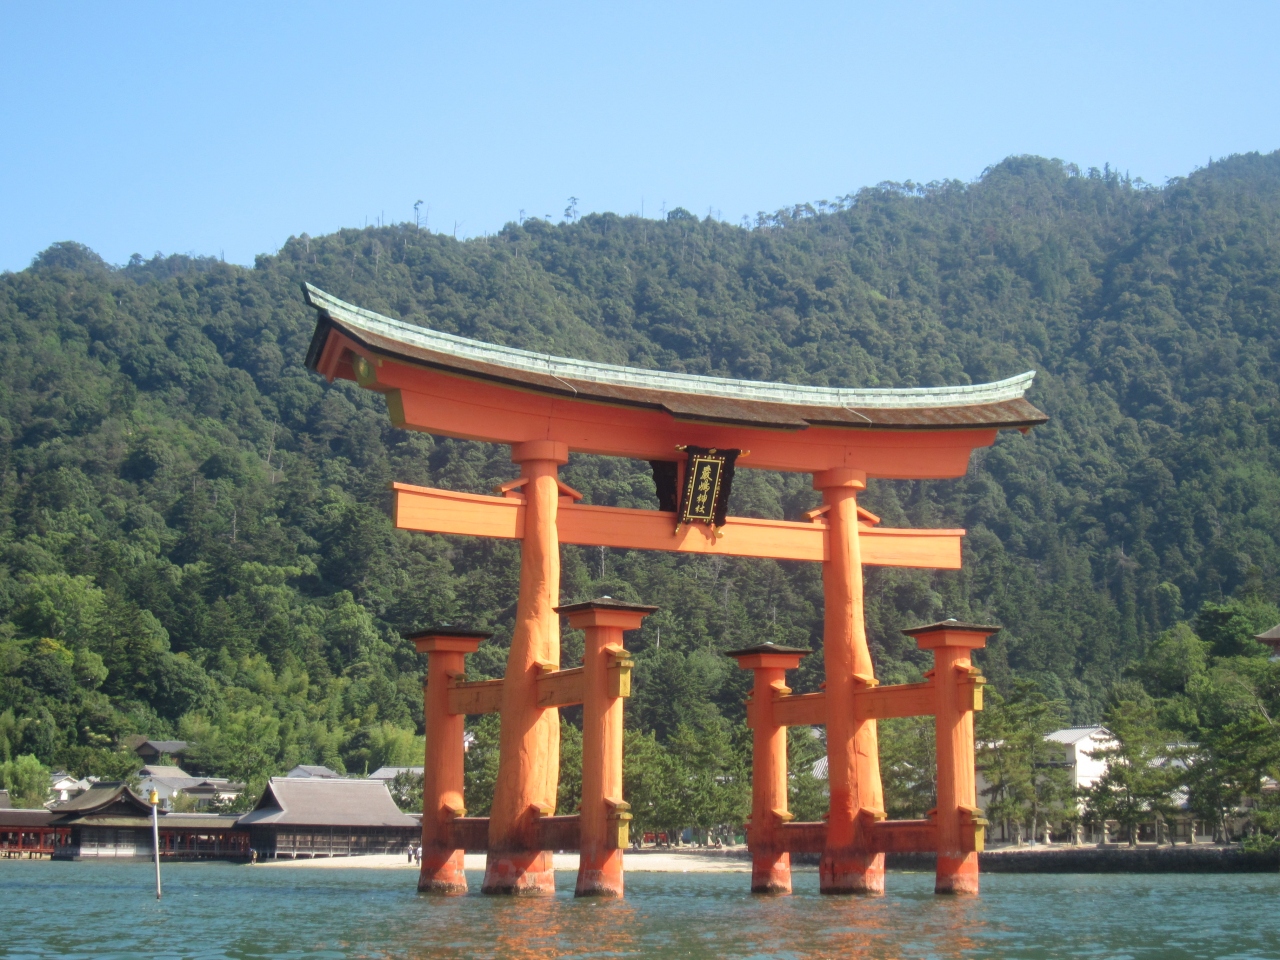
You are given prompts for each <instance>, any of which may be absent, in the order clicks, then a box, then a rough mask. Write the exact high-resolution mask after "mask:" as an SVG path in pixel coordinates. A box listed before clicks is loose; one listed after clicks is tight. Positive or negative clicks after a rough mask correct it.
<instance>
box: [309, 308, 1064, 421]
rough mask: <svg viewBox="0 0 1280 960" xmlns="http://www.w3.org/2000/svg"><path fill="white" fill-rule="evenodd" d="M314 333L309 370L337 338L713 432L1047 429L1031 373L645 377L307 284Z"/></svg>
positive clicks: (466, 373)
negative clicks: (842, 382) (934, 383)
mask: <svg viewBox="0 0 1280 960" xmlns="http://www.w3.org/2000/svg"><path fill="white" fill-rule="evenodd" d="M303 292H304V296H305V297H306V300H307V303H308V304H310V305H311V306H312V307H314V308H315V309H316V312H317V314H318V318H319V319H318V323H317V326H316V331H315V335H314V336H313V337H312V341H311V348H310V350H309V351H308V353H307V365H308V366H309V367H311V368H312V369H314V368H315V367H316V365H317V364H318V363H319V362H320V357H321V356H322V354H323V353H324V347H325V343H326V341H327V340H328V337H329V334H330V332H331V331H333V330H337V331H339V332H340V333H342V334H343V335H345V336H346V337H348V338H349V339H350V340H352V341H353V342H355V343H357V344H359V345H360V346H362V347H364V348H365V349H367V350H369V351H371V352H373V353H376V354H379V355H381V356H385V357H388V358H392V359H396V360H400V361H403V362H407V363H410V364H413V365H417V366H423V367H430V368H433V369H436V370H440V371H443V372H446V373H452V374H457V375H461V376H465V377H469V378H473V379H478V380H489V381H492V382H495V383H502V384H506V385H508V386H515V387H519V388H521V389H527V390H533V391H536V392H539V393H550V394H556V395H558V396H563V397H568V398H570V399H575V400H588V401H596V402H602V403H612V404H620V405H623V406H639V407H648V408H652V409H659V410H666V411H667V412H668V413H670V414H671V415H672V416H673V417H675V418H677V419H684V420H701V421H708V422H713V423H727V424H740V425H744V426H756V427H775V428H784V429H792V430H803V429H805V428H806V427H809V426H811V425H813V426H834V427H850V428H867V427H876V428H880V429H893V428H902V429H921V428H925V429H928V428H934V429H954V428H957V427H987V428H990V427H997V428H998V427H1031V426H1035V425H1036V424H1040V423H1044V422H1045V421H1046V420H1048V417H1046V416H1045V415H1044V414H1043V413H1042V412H1041V411H1039V410H1037V409H1036V408H1035V407H1034V406H1032V405H1031V404H1030V403H1028V402H1027V400H1026V399H1024V397H1023V394H1024V393H1025V392H1026V390H1027V388H1028V387H1030V386H1031V381H1032V378H1033V377H1034V376H1035V374H1034V373H1033V372H1028V373H1022V374H1019V375H1017V376H1015V377H1010V378H1008V379H1007V380H1001V381H999V382H998V383H986V384H970V385H964V386H956V387H912V388H903V389H889V388H858V387H812V386H803V385H797V384H786V383H766V382H761V381H751V380H733V379H728V378H725V377H704V376H696V375H692V374H678V373H666V372H664V371H661V370H642V369H639V368H636V367H622V366H617V365H615V364H608V363H596V362H593V361H589V360H574V359H571V358H568V357H555V356H551V355H549V354H540V353H533V352H531V351H528V350H518V349H515V348H512V347H503V346H498V345H495V344H490V343H483V342H481V341H479V340H469V339H467V338H466V337H457V336H453V335H452V334H447V333H441V332H439V331H436V330H431V329H430V328H428V327H422V326H418V325H416V324H412V323H406V322H404V321H403V320H396V319H393V318H391V317H384V316H382V315H381V314H377V313H373V312H372V311H369V310H363V309H361V308H360V307H357V306H355V305H353V304H350V303H345V302H343V301H342V300H339V299H338V298H336V297H333V296H330V295H329V294H327V293H325V292H324V291H323V290H320V289H318V288H316V287H313V286H311V285H310V284H304V286H303Z"/></svg>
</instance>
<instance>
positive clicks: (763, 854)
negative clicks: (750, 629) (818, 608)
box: [728, 643, 811, 893]
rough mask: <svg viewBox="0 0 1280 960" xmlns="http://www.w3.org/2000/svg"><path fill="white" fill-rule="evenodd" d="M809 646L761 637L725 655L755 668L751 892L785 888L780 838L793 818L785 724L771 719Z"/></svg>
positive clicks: (786, 861)
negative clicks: (760, 640) (789, 802)
mask: <svg viewBox="0 0 1280 960" xmlns="http://www.w3.org/2000/svg"><path fill="white" fill-rule="evenodd" d="M810 652H811V651H809V650H803V649H800V648H798V647H782V646H778V645H777V644H773V643H762V644H759V645H758V646H754V647H748V648H746V649H745V650H730V651H729V653H728V655H729V656H731V657H733V658H734V659H736V660H737V661H738V666H739V667H741V668H742V669H743V670H751V671H753V673H754V681H755V682H754V684H753V686H752V690H751V699H750V700H748V701H747V724H748V726H750V727H751V751H752V752H751V823H750V824H749V825H748V827H747V846H748V847H749V848H750V850H751V892H752V893H790V892H791V854H790V853H789V852H788V851H787V850H786V847H785V845H784V844H783V843H782V836H781V828H782V825H783V824H784V823H786V822H788V821H789V820H791V819H792V814H791V812H790V811H789V810H788V809H787V728H786V727H784V726H781V725H779V724H778V722H777V721H776V720H775V719H774V707H773V704H774V698H775V697H778V696H785V695H786V694H788V693H790V692H791V690H790V689H789V688H788V687H787V684H786V672H787V671H788V670H794V669H795V668H796V667H798V666H800V658H801V657H803V656H804V655H805V654H806V653H810Z"/></svg>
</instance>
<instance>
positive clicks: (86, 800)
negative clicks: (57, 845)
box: [53, 781, 151, 817]
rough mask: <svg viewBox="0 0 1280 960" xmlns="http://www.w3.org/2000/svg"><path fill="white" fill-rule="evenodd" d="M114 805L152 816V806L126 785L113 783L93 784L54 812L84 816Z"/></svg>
mask: <svg viewBox="0 0 1280 960" xmlns="http://www.w3.org/2000/svg"><path fill="white" fill-rule="evenodd" d="M113 805H119V806H120V807H121V808H122V809H130V808H132V809H136V810H138V811H139V812H141V813H144V814H146V815H147V816H151V804H149V803H147V801H145V800H143V799H142V798H141V797H140V796H138V795H137V794H136V793H134V792H133V791H132V790H130V789H129V787H128V786H127V785H126V784H123V783H113V782H111V781H103V782H101V783H95V784H93V785H92V786H90V787H89V789H88V790H86V791H85V792H84V793H82V794H80V795H79V796H78V797H72V798H71V799H70V800H68V801H66V802H65V803H60V804H58V805H57V806H56V807H54V808H53V812H54V813H56V814H58V816H60V817H61V816H67V815H70V814H81V815H84V814H89V813H94V812H97V811H99V810H105V809H107V808H108V807H111V806H113Z"/></svg>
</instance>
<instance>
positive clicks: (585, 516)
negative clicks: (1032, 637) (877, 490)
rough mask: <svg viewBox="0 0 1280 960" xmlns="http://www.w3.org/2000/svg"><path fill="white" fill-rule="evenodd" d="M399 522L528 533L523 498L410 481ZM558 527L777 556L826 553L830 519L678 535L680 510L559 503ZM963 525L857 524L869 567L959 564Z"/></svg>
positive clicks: (741, 522) (817, 557) (644, 546)
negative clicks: (714, 533)
mask: <svg viewBox="0 0 1280 960" xmlns="http://www.w3.org/2000/svg"><path fill="white" fill-rule="evenodd" d="M391 488H392V490H393V491H394V495H395V508H394V509H395V525H396V527H398V528H399V529H401V530H416V531H419V532H423V533H446V534H459V535H463V536H472V537H496V538H500V539H507V540H518V539H520V538H521V537H522V536H523V535H524V500H523V498H520V497H489V496H484V495H481V494H475V493H460V492H458V491H456V490H437V489H434V488H431V487H416V486H412V485H410V484H405V483H393V484H392V485H391ZM557 513H558V515H557V521H556V526H557V529H558V533H559V537H560V542H561V543H573V544H578V545H581V546H592V547H617V548H619V549H623V550H668V551H673V552H676V553H700V554H718V555H721V556H730V557H761V558H770V559H774V560H808V561H813V562H821V561H824V560H826V559H828V554H827V525H826V523H825V522H824V521H821V520H818V521H816V522H811V523H801V522H796V521H790V520H759V519H755V518H752V517H729V518H728V520H727V521H726V522H725V525H724V527H723V528H722V530H721V533H722V536H720V537H719V538H716V537H713V536H712V535H711V532H710V531H709V530H707V529H706V528H705V527H702V526H686V527H685V528H684V529H682V530H681V531H680V532H679V533H678V534H677V533H676V523H675V514H674V513H672V512H670V511H664V510H633V509H630V508H626V507H593V506H586V505H583V504H579V503H570V502H569V501H568V499H567V498H566V499H564V500H562V501H561V503H560V505H559V510H558V511H557ZM963 536H964V531H963V530H910V529H895V528H890V527H873V526H869V525H866V524H859V530H858V540H859V546H860V548H861V552H862V562H863V563H864V564H866V565H869V566H887V567H922V568H929V569H940V570H959V569H960V538H961V537H963Z"/></svg>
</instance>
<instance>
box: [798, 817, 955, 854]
mask: <svg viewBox="0 0 1280 960" xmlns="http://www.w3.org/2000/svg"><path fill="white" fill-rule="evenodd" d="M778 841H779V843H780V844H781V848H782V849H783V850H786V851H787V852H788V853H822V852H823V850H825V849H826V844H827V823H826V821H825V820H819V821H817V822H816V823H795V822H793V823H784V824H780V825H779V827H778ZM937 849H938V827H937V825H936V824H935V823H934V822H933V821H932V820H878V821H876V822H874V823H872V824H870V827H869V830H868V833H867V850H866V852H867V853H934V852H936V851H937Z"/></svg>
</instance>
